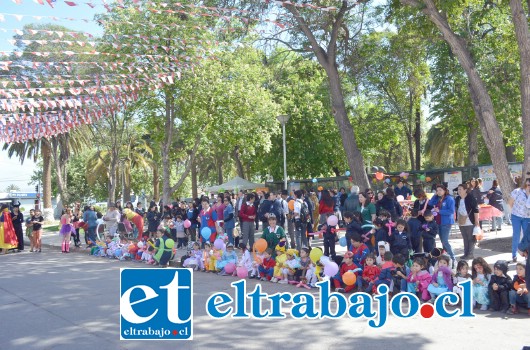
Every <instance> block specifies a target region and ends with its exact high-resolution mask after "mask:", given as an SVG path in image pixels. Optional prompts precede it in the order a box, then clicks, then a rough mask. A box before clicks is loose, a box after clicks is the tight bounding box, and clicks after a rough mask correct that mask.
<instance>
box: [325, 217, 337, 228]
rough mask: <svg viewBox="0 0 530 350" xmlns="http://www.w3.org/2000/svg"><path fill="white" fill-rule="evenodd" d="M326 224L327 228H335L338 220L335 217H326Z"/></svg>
mask: <svg viewBox="0 0 530 350" xmlns="http://www.w3.org/2000/svg"><path fill="white" fill-rule="evenodd" d="M327 223H328V225H329V226H337V224H338V223H339V218H337V217H336V216H335V215H331V216H329V217H328V220H327Z"/></svg>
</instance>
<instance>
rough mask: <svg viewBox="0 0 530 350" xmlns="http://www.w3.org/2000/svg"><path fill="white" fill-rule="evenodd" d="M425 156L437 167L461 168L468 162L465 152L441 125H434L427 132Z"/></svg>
mask: <svg viewBox="0 0 530 350" xmlns="http://www.w3.org/2000/svg"><path fill="white" fill-rule="evenodd" d="M425 154H427V155H428V156H429V158H430V160H431V163H432V164H433V165H435V166H459V165H464V163H465V161H466V155H465V152H462V151H461V150H460V149H459V147H458V146H457V145H456V144H455V143H454V142H453V140H452V137H451V135H450V133H449V130H448V129H447V128H444V127H442V125H441V123H438V124H435V125H433V126H432V127H431V128H430V129H429V131H428V132H427V141H426V142H425Z"/></svg>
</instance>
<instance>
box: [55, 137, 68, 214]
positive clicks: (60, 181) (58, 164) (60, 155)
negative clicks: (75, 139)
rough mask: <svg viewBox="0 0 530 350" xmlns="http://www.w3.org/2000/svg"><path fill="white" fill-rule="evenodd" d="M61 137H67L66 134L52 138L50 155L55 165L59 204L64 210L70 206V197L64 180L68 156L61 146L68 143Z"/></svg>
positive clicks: (64, 148)
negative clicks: (60, 203)
mask: <svg viewBox="0 0 530 350" xmlns="http://www.w3.org/2000/svg"><path fill="white" fill-rule="evenodd" d="M63 137H67V134H65V135H58V136H55V137H53V138H52V140H51V146H52V147H51V151H52V152H51V153H52V155H53V163H54V165H55V175H56V180H57V187H58V188H59V193H60V194H61V202H62V204H63V206H64V208H67V207H68V205H69V204H70V195H69V193H68V184H67V179H66V164H67V160H68V155H67V154H65V153H66V152H68V150H67V149H66V147H63V146H64V143H67V142H68V140H67V139H66V140H65V139H62V138H63Z"/></svg>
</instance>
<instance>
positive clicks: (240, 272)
mask: <svg viewBox="0 0 530 350" xmlns="http://www.w3.org/2000/svg"><path fill="white" fill-rule="evenodd" d="M225 271H226V268H225ZM236 273H237V277H239V278H247V276H248V270H247V268H246V267H245V266H239V267H238V268H237V269H236Z"/></svg>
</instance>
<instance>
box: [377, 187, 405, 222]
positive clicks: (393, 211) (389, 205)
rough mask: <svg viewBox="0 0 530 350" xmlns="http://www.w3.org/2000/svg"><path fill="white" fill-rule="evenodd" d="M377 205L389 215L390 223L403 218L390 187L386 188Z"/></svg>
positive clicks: (401, 210)
mask: <svg viewBox="0 0 530 350" xmlns="http://www.w3.org/2000/svg"><path fill="white" fill-rule="evenodd" d="M377 203H378V204H379V207H380V208H381V209H384V210H386V211H388V212H389V213H390V217H391V218H392V221H394V222H396V221H397V219H398V218H400V217H401V216H403V209H402V208H401V205H400V204H399V203H398V202H397V201H396V195H395V194H394V190H393V189H392V188H391V187H387V189H386V190H385V195H384V196H383V198H382V199H381V200H379V201H378V202H377Z"/></svg>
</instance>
